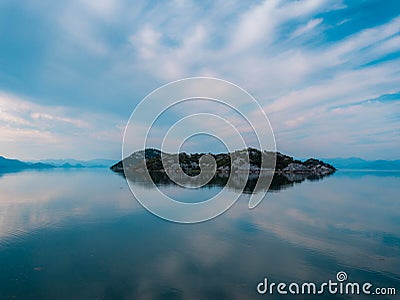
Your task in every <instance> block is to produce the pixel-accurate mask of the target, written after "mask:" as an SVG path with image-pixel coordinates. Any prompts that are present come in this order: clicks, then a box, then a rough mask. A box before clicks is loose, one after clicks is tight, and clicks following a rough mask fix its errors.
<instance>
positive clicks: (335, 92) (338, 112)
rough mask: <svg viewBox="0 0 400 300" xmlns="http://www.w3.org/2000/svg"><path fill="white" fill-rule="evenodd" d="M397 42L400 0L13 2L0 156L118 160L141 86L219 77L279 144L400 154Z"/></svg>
mask: <svg viewBox="0 0 400 300" xmlns="http://www.w3.org/2000/svg"><path fill="white" fill-rule="evenodd" d="M399 50H400V4H399V2H398V1H390V0H388V1H324V0H312V1H311V0H305V1H278V0H268V1H184V0H177V1H140V0H139V1H112V0H99V1H80V0H79V1H78V0H72V1H49V0H41V1H33V0H32V1H23V2H21V1H13V0H10V1H8V0H3V1H1V2H0V149H1V150H0V155H3V156H7V157H16V158H21V159H40V158H50V157H51V158H65V157H73V158H79V159H90V158H95V157H104V158H112V159H118V158H120V155H121V154H120V153H121V141H122V135H123V130H124V127H125V124H126V122H127V120H128V118H129V116H130V114H131V112H132V110H133V108H134V107H135V105H136V104H137V103H138V102H139V101H140V100H141V99H142V98H143V97H145V96H146V95H147V94H149V93H150V92H151V91H152V90H154V89H155V88H158V87H159V86H161V85H163V84H166V83H168V82H170V81H173V80H178V79H181V78H185V77H193V76H212V77H218V78H222V79H225V80H229V81H231V82H233V83H235V84H237V85H239V86H241V87H242V88H244V89H246V90H247V91H248V92H249V93H251V94H252V95H253V96H254V97H255V98H256V99H257V100H258V101H259V102H260V103H261V105H262V106H263V108H264V110H265V112H266V114H267V115H268V117H269V118H270V121H271V125H272V127H273V129H274V132H275V137H276V143H277V148H278V150H280V151H282V152H285V153H289V154H292V155H294V156H296V157H309V156H316V157H349V156H359V157H362V158H366V159H400V154H399V153H400V151H399V150H400V101H399V100H400V51H399ZM210 151H212V149H210Z"/></svg>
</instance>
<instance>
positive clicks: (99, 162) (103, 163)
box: [37, 158, 114, 168]
mask: <svg viewBox="0 0 400 300" xmlns="http://www.w3.org/2000/svg"><path fill="white" fill-rule="evenodd" d="M37 162H41V163H45V164H51V165H54V166H56V167H61V168H107V167H109V166H110V165H111V164H112V163H114V161H113V160H111V159H100V158H98V159H91V160H86V161H85V160H77V159H72V158H70V159H43V160H39V161H37Z"/></svg>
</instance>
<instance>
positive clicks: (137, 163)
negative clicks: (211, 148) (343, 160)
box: [110, 148, 336, 176]
mask: <svg viewBox="0 0 400 300" xmlns="http://www.w3.org/2000/svg"><path fill="white" fill-rule="evenodd" d="M245 152H247V155H248V158H249V160H248V162H245V161H244V160H243V159H240V156H242V155H243V154H246V153H245ZM162 155H165V157H166V158H167V159H168V156H171V157H172V155H177V154H168V153H162V152H161V151H160V150H158V149H153V148H148V149H145V150H141V151H136V152H134V153H132V154H131V155H130V156H129V157H126V158H124V160H123V161H119V162H117V163H116V164H114V165H113V166H111V167H110V169H111V170H112V171H114V172H118V173H124V166H125V169H126V170H129V171H132V172H135V173H142V172H143V171H144V165H143V162H144V161H145V163H146V168H147V170H148V171H149V172H165V171H166V170H165V169H164V165H163V163H162V158H161V156H162ZM203 155H211V156H212V157H213V158H214V159H215V162H216V165H217V166H216V173H231V172H233V173H238V172H239V170H243V169H246V170H248V171H249V173H252V174H258V173H259V172H260V169H261V163H262V160H263V161H264V162H265V161H266V162H267V165H266V167H267V168H269V169H270V170H271V171H272V172H274V173H277V174H304V175H318V176H325V175H329V174H332V173H334V172H335V171H336V168H335V167H334V166H332V165H330V164H328V163H325V162H323V161H321V160H318V159H315V158H309V159H307V160H304V161H301V160H297V159H294V158H293V157H291V156H288V155H285V154H282V153H280V152H270V151H260V150H258V149H255V148H247V149H243V150H238V151H235V152H232V153H219V154H212V153H191V154H188V153H185V152H181V153H179V154H178V157H179V165H177V164H175V165H170V166H169V168H178V167H179V168H181V169H182V170H183V171H184V172H185V173H186V174H188V175H196V174H198V173H199V172H200V158H201V157H202V156H203ZM274 157H275V162H276V163H275V167H274V166H273V164H272V161H273V158H274ZM244 163H248V164H249V165H248V166H246V168H244V167H243V164H244ZM268 164H269V165H268ZM263 167H265V164H264V165H263ZM126 170H125V171H126ZM167 171H173V170H167Z"/></svg>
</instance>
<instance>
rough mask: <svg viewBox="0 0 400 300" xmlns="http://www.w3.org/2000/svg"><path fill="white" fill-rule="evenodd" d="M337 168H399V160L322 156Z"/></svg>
mask: <svg viewBox="0 0 400 300" xmlns="http://www.w3.org/2000/svg"><path fill="white" fill-rule="evenodd" d="M324 161H327V162H329V163H331V164H333V165H335V167H336V168H338V169H353V170H356V169H361V170H400V160H383V159H380V160H365V159H362V158H359V157H349V158H341V157H337V158H324Z"/></svg>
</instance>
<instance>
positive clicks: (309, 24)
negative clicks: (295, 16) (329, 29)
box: [292, 18, 323, 38]
mask: <svg viewBox="0 0 400 300" xmlns="http://www.w3.org/2000/svg"><path fill="white" fill-rule="evenodd" d="M322 21H323V19H322V18H318V19H312V20H310V21H308V22H307V24H306V25H304V26H301V27H299V28H297V29H296V30H295V32H293V34H292V38H295V37H298V36H300V35H303V34H305V33H307V32H309V31H311V30H313V29H314V28H315V27H317V26H318V25H319V24H321V23H322Z"/></svg>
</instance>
